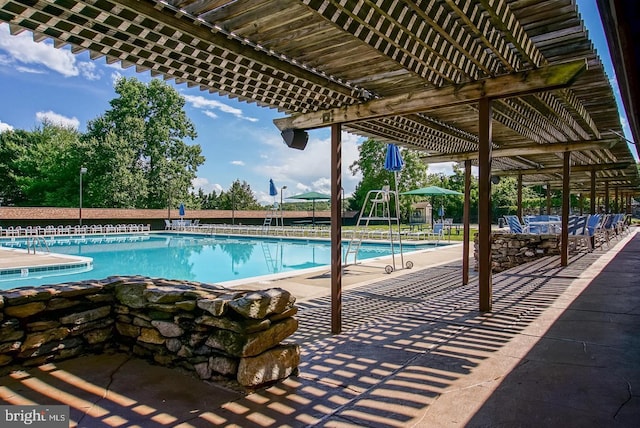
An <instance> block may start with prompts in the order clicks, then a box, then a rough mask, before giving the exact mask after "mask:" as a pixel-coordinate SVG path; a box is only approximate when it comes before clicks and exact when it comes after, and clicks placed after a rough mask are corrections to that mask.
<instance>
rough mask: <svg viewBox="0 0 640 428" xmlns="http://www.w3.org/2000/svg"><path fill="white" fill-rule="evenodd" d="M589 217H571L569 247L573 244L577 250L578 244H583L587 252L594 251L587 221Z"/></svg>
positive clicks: (569, 221)
mask: <svg viewBox="0 0 640 428" xmlns="http://www.w3.org/2000/svg"><path fill="white" fill-rule="evenodd" d="M588 218H589V216H584V215H583V216H571V217H569V220H568V223H569V224H568V233H569V235H568V238H569V241H568V243H567V245H571V244H572V243H573V247H574V249H575V250H577V249H578V244H583V245H584V246H585V247H586V248H587V251H593V245H592V243H591V236H589V233H588V229H587V221H588Z"/></svg>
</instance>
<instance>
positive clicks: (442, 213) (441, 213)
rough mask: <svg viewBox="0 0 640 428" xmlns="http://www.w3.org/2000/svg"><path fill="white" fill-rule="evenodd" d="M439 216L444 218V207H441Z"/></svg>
mask: <svg viewBox="0 0 640 428" xmlns="http://www.w3.org/2000/svg"><path fill="white" fill-rule="evenodd" d="M438 215H439V216H440V218H443V217H444V205H440V209H439V210H438Z"/></svg>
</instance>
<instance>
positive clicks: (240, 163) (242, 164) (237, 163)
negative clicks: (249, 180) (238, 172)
mask: <svg viewBox="0 0 640 428" xmlns="http://www.w3.org/2000/svg"><path fill="white" fill-rule="evenodd" d="M231 165H237V166H245V163H244V161H241V160H234V161H231Z"/></svg>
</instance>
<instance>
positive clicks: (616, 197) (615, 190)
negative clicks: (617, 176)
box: [613, 186, 621, 214]
mask: <svg viewBox="0 0 640 428" xmlns="http://www.w3.org/2000/svg"><path fill="white" fill-rule="evenodd" d="M613 192H614V198H615V201H614V205H613V206H614V207H615V212H616V214H617V213H619V212H620V211H621V210H620V205H621V204H620V199H618V198H619V197H620V194H619V193H618V186H616V188H615V189H613Z"/></svg>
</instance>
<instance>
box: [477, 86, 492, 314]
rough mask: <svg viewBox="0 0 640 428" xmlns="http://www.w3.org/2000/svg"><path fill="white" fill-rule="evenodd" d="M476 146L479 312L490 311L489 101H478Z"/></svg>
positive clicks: (486, 99) (482, 99) (485, 99)
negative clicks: (477, 141)
mask: <svg viewBox="0 0 640 428" xmlns="http://www.w3.org/2000/svg"><path fill="white" fill-rule="evenodd" d="M478 110H479V114H480V116H479V123H478V125H479V135H478V137H479V144H478V285H479V300H480V311H481V312H490V311H491V308H492V303H493V302H492V300H493V299H492V296H491V294H492V288H493V287H492V275H491V264H492V262H491V138H492V136H491V119H492V118H491V116H492V113H491V100H490V99H488V98H481V99H480V101H479V102H478Z"/></svg>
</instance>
